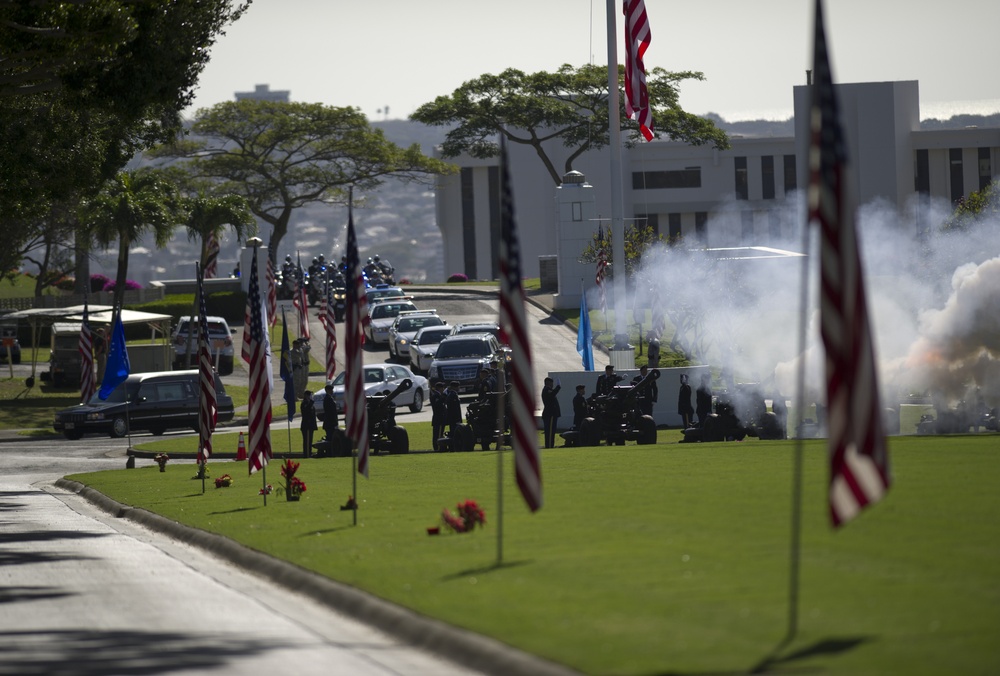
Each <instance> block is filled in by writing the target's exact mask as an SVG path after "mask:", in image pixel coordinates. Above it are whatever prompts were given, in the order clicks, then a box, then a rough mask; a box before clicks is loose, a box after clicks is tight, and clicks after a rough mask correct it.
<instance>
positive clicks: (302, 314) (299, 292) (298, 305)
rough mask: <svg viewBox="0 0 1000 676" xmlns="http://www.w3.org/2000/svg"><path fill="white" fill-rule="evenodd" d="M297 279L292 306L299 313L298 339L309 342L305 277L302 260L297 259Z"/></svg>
mask: <svg viewBox="0 0 1000 676" xmlns="http://www.w3.org/2000/svg"><path fill="white" fill-rule="evenodd" d="M298 273H299V279H298V282H297V283H296V284H295V297H294V298H293V299H292V305H294V306H295V309H297V310H298V311H299V338H305V339H306V340H309V338H310V337H311V336H310V335H309V299H308V298H307V297H306V276H305V273H304V272H303V271H302V258H301V256H300V257H299V270H298Z"/></svg>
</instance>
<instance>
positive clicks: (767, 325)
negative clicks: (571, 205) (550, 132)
mask: <svg viewBox="0 0 1000 676" xmlns="http://www.w3.org/2000/svg"><path fill="white" fill-rule="evenodd" d="M790 202H791V206H789V207H788V208H787V209H786V210H785V211H784V212H783V213H782V222H783V226H782V232H781V235H782V236H781V237H774V236H772V234H771V232H770V230H768V232H763V233H762V232H761V226H760V223H759V222H758V225H757V229H756V231H755V239H756V243H757V244H761V245H764V246H767V247H773V248H776V249H786V250H788V251H793V252H797V251H801V249H802V241H801V240H802V238H801V229H800V227H801V225H800V224H801V223H802V221H803V220H804V213H805V210H804V207H803V206H802V204H801V201H800V200H791V201H790ZM951 212H952V209H951V206H950V205H949V204H947V203H942V202H935V203H932V204H929V205H925V207H924V208H923V209H922V210H918V209H916V208H915V205H911V206H908V207H907V208H906V209H904V210H903V213H900V212H899V210H897V209H896V208H895V207H894V206H893V205H890V204H888V203H884V202H876V203H872V204H868V205H866V206H864V207H863V208H862V209H860V210H859V212H858V224H859V233H860V235H859V236H860V243H861V253H862V259H863V265H864V268H865V274H866V285H867V291H868V305H869V311H870V313H871V317H870V319H871V323H872V326H873V330H874V333H875V345H876V351H877V352H876V354H877V358H878V361H879V365H880V375H881V383H880V385H881V387H882V399H883V403H884V405H886V406H892V407H895V406H896V405H897V404H898V403H899V402H900V401H901V400H902V399H903V398H905V397H906V396H908V395H910V394H914V393H917V394H923V393H929V394H931V395H933V396H935V397H936V398H944V399H945V400H947V402H948V403H949V404H951V405H954V404H955V403H956V402H957V401H959V400H961V399H970V397H972V396H974V393H975V391H976V389H977V388H978V389H979V391H980V393H981V394H982V396H983V397H985V399H986V403H987V404H988V405H989V406H991V407H992V406H997V405H998V404H1000V222H984V223H981V224H979V225H977V226H975V227H974V228H973V229H972V230H971V231H969V232H948V233H943V232H941V231H940V226H941V224H942V223H943V222H944V221H945V220H946V219H947V218H948V216H949V215H950V214H951ZM918 213H921V214H922V215H921V216H920V219H919V223H918V220H917V216H916V214H918ZM759 220H760V219H758V221H759ZM732 224H733V214H732V213H723V214H722V215H721V216H720V217H719V218H717V219H713V221H711V222H709V224H708V230H709V232H710V233H716V232H718V231H719V229H721V230H723V231H724V232H727V233H729V237H730V240H734V239H736V238H735V237H734V236H733V231H734V228H733V225H732ZM765 228H766V226H765ZM919 231H923V232H925V233H926V234H925V235H923V236H920V237H918V235H917V233H918V232H919ZM817 239H818V238H817V237H815V236H813V237H812V245H813V247H814V248H815V247H816V246H817V242H816V240H817ZM711 243H712V245H713V246H716V244H717V240H716V239H714V238H713V240H712V242H711ZM734 245H735V242H734ZM735 253H736V252H732V254H728V255H727V254H724V253H714V254H713V253H709V252H706V251H704V250H700V249H696V248H694V247H693V246H685V245H681V246H677V247H673V248H669V249H657V250H655V251H650V252H648V253H647V255H646V257H645V258H644V260H643V266H642V269H641V272H640V279H641V280H642V281H640V282H639V283H638V286H639V288H640V291H641V289H643V288H647V287H648V288H650V289H651V290H652V291H651V292H650V293H651V295H652V296H653V298H654V299H655V300H654V304H658V305H659V306H660V307H663V308H665V309H666V310H667V313H668V316H670V318H671V319H672V320H675V319H676V317H677V316H678V315H680V316H681V317H693V318H696V320H695V321H693V325H694V326H693V327H692V326H691V325H688V326H686V327H685V330H684V331H683V340H682V341H681V344H680V346H681V347H682V348H684V349H685V350H686V351H687V352H688V353H689V354H691V355H692V356H693V357H694V358H695V359H697V360H699V361H701V362H703V363H708V364H710V365H711V366H713V367H715V368H718V369H721V370H722V371H723V372H724V373H731V375H732V380H733V381H735V382H737V383H739V382H759V383H761V384H762V385H763V387H764V388H765V390H766V391H769V392H773V391H780V392H781V393H782V394H784V395H785V396H787V397H789V398H792V397H794V396H795V394H796V392H795V389H796V382H797V369H798V363H799V361H800V355H801V354H802V351H801V346H800V344H799V342H800V339H799V334H800V330H801V329H800V317H801V313H800V300H799V294H800V289H801V286H802V284H801V258H759V259H752V260H733V259H732V258H733V254H735ZM816 260H817V258H816V256H815V255H813V256H810V257H809V266H810V268H809V283H810V290H809V291H810V292H809V308H808V310H807V316H808V317H809V321H808V327H807V333H806V335H807V343H806V350H805V353H804V354H805V355H806V363H807V369H806V393H805V395H806V401H817V400H818V401H822V399H823V397H822V394H821V393H822V392H823V389H824V385H823V370H822V367H823V358H824V357H823V354H824V353H823V350H822V346H821V344H820V339H819V331H818V315H817V312H816V296H817V289H816V286H817V275H818V272H817V270H816V268H815V261H816ZM642 298H643V296H642V293H641V292H640V294H639V296H638V299H639V304H640V305H642V304H643V301H642ZM685 308H687V311H685ZM664 345H666V341H665V342H664Z"/></svg>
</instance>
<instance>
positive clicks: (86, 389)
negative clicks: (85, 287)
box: [80, 297, 97, 404]
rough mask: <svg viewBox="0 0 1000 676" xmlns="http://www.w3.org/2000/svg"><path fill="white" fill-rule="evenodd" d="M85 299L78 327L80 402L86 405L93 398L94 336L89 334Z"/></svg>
mask: <svg viewBox="0 0 1000 676" xmlns="http://www.w3.org/2000/svg"><path fill="white" fill-rule="evenodd" d="M88 307H89V306H88V303H87V298H86V297H84V299H83V324H81V325H80V402H81V403H83V404H86V403H87V402H88V401H90V398H91V397H93V396H94V391H95V390H96V389H97V380H96V379H95V377H94V336H93V334H92V333H91V332H90V319H89V314H90V313H89V311H88Z"/></svg>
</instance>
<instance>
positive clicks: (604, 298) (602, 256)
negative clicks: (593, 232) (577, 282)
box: [594, 225, 610, 313]
mask: <svg viewBox="0 0 1000 676" xmlns="http://www.w3.org/2000/svg"><path fill="white" fill-rule="evenodd" d="M608 232H610V230H609V231H608ZM597 246H598V247H599V248H598V249H597V274H595V275H594V282H595V283H596V284H597V288H598V289H599V290H600V292H601V310H603V311H604V312H605V313H606V312H607V311H608V294H607V291H606V290H605V288H604V280H605V278H606V277H607V274H608V251H607V249H605V248H604V228H603V227H602V226H600V225H599V226H597Z"/></svg>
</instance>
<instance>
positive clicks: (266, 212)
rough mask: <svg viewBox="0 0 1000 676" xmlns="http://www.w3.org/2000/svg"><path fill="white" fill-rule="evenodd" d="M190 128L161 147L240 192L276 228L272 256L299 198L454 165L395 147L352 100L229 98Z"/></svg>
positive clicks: (343, 194)
mask: <svg viewBox="0 0 1000 676" xmlns="http://www.w3.org/2000/svg"><path fill="white" fill-rule="evenodd" d="M191 134H192V136H193V137H194V138H193V139H192V140H184V141H178V142H177V143H175V144H174V145H172V146H169V147H165V148H162V149H161V150H160V151H159V152H158V154H159V155H163V156H171V157H184V158H187V161H186V162H184V163H183V164H182V165H181V166H182V167H183V168H185V169H186V170H187V171H188V172H189V173H190V174H191V175H192V176H193V177H195V178H197V179H203V180H209V181H212V182H213V183H214V184H215V190H217V191H220V192H223V191H224V192H232V193H235V194H239V195H242V196H243V197H245V198H246V201H247V203H248V204H249V206H250V210H251V211H252V212H253V214H254V215H255V216H257V218H259V219H261V220H262V221H264V222H266V223H270V224H271V226H272V228H273V230H272V234H271V239H270V255H271V257H272V260H274V256H275V255H276V252H277V250H278V246H279V244H280V243H281V240H282V238H284V236H285V234H286V233H287V232H288V222H289V219H290V218H291V215H292V212H293V211H294V210H295V209H297V208H299V207H301V206H304V205H306V204H310V203H313V202H326V203H346V200H347V188H348V187H349V186H354V187H355V188H356V189H358V190H361V191H364V190H372V189H374V188H376V187H377V186H379V185H380V184H381V183H382V182H383V181H384V180H385V179H386V178H389V177H395V178H401V179H404V180H422V179H426V178H427V177H428V176H430V175H433V174H442V173H448V172H451V171H454V169H453V168H452V167H451V166H450V165H448V164H446V163H444V162H441V161H440V160H436V159H434V158H430V157H427V156H425V155H424V154H423V153H421V152H420V146H418V145H417V144H414V145H412V146H410V147H409V148H400V147H399V146H397V145H395V144H394V143H391V142H390V141H388V140H386V138H385V136H384V135H383V133H382V131H381V130H378V129H374V128H372V127H371V126H370V125H369V124H368V120H367V118H365V116H364V115H363V114H362V113H361V112H360V111H359V110H357V109H356V108H338V107H333V106H325V105H322V104H318V103H283V102H276V101H254V100H246V101H229V102H225V103H220V104H218V105H216V106H213V107H212V108H210V109H207V110H201V111H199V112H198V116H197V119H196V120H195V122H194V124H193V125H192V127H191Z"/></svg>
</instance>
